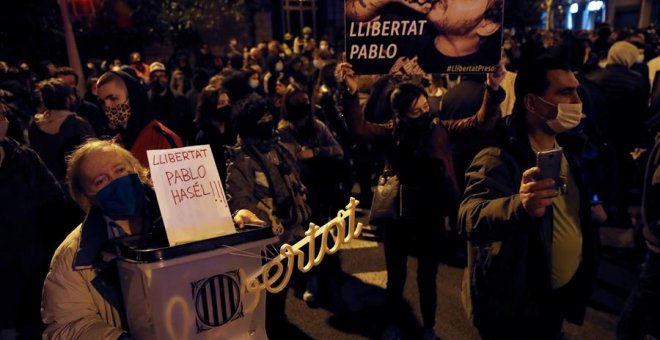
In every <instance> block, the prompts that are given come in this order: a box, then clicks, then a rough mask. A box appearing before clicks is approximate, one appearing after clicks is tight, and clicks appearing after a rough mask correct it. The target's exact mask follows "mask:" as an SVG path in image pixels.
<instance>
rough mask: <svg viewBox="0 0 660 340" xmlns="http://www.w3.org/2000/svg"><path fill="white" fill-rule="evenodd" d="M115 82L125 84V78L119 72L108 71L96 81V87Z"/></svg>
mask: <svg viewBox="0 0 660 340" xmlns="http://www.w3.org/2000/svg"><path fill="white" fill-rule="evenodd" d="M114 82H117V83H119V84H124V79H122V78H121V77H120V76H119V75H118V74H117V73H114V72H106V73H103V74H102V75H101V76H100V77H99V80H98V81H97V82H96V87H97V88H99V87H101V86H103V85H105V84H108V83H114ZM124 85H126V84H124Z"/></svg>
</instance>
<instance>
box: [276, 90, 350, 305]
mask: <svg viewBox="0 0 660 340" xmlns="http://www.w3.org/2000/svg"><path fill="white" fill-rule="evenodd" d="M283 112H284V114H283V119H282V120H280V122H279V124H278V127H277V132H278V135H279V137H280V140H281V141H282V143H283V144H284V145H285V146H286V147H287V148H288V149H289V151H290V152H291V153H292V154H293V155H295V157H296V160H297V163H298V167H299V168H300V180H301V182H302V184H304V185H305V187H306V188H307V200H306V201H307V204H309V207H310V208H311V210H312V216H311V220H312V221H329V220H331V219H332V218H333V217H334V216H335V215H336V213H337V211H338V210H339V209H341V208H342V207H343V205H344V204H346V201H345V197H342V192H341V187H340V185H339V183H340V182H339V172H338V171H337V169H338V168H339V167H340V166H341V160H342V159H343V157H344V150H343V149H342V147H341V145H340V144H339V143H338V142H337V140H336V139H335V138H334V136H333V135H332V132H331V131H330V129H328V127H327V126H326V125H325V124H323V122H321V121H320V120H318V119H316V117H315V116H314V112H313V111H312V104H311V102H310V99H309V96H308V95H307V93H306V92H305V91H303V90H302V89H299V88H292V89H291V90H290V91H289V93H287V95H286V97H285V98H284V110H283ZM317 247H320V243H317ZM319 249H320V248H319ZM317 251H318V249H317ZM340 270H341V268H340V265H339V262H338V260H337V257H336V256H333V257H331V258H327V259H324V261H323V262H322V263H321V264H320V265H319V267H318V268H315V269H313V270H312V271H311V272H310V273H309V274H308V275H307V276H308V278H307V287H306V289H305V292H304V293H303V300H305V301H306V302H309V303H314V302H318V298H319V295H321V293H327V292H329V291H332V288H333V287H337V285H333V283H335V282H333V279H336V278H337V276H338V275H337V273H338V272H339V271H340Z"/></svg>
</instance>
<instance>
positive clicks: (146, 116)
mask: <svg viewBox="0 0 660 340" xmlns="http://www.w3.org/2000/svg"><path fill="white" fill-rule="evenodd" d="M112 73H114V74H116V75H118V76H119V77H121V79H122V80H123V81H124V83H125V84H126V89H127V91H128V102H129V103H130V106H131V115H130V117H129V118H128V124H127V125H126V128H125V129H122V130H121V131H120V132H119V133H118V134H117V135H115V137H114V138H113V140H114V141H115V142H118V143H120V144H122V145H123V146H124V147H125V148H126V149H128V150H130V151H131V153H132V154H133V156H135V158H137V159H138V160H139V161H140V164H142V165H143V166H145V167H148V166H149V161H148V159H147V150H160V149H170V148H179V147H182V146H183V141H181V138H180V137H179V136H178V135H177V134H176V133H174V132H173V131H172V130H170V129H168V128H167V127H166V126H165V125H163V124H162V123H161V122H159V121H157V120H156V119H153V115H152V114H151V111H150V107H149V96H148V94H147V91H146V90H145V89H144V88H143V87H142V85H141V84H140V83H139V82H138V81H137V80H136V79H135V78H133V77H132V76H130V75H129V74H128V73H125V72H122V71H112Z"/></svg>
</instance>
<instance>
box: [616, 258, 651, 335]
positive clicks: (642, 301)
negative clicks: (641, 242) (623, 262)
mask: <svg viewBox="0 0 660 340" xmlns="http://www.w3.org/2000/svg"><path fill="white" fill-rule="evenodd" d="M658 322H660V254H658V253H654V252H652V251H649V253H648V255H647V258H646V262H644V267H643V268H642V272H641V273H640V275H639V280H638V281H637V284H636V285H635V287H634V288H633V289H632V291H631V292H630V296H628V300H627V301H626V305H625V307H624V308H623V311H622V312H621V318H620V319H619V324H618V326H617V330H616V336H617V339H620V340H628V339H631V340H632V339H644V337H645V336H646V334H650V335H652V336H654V337H655V338H660V325H658Z"/></svg>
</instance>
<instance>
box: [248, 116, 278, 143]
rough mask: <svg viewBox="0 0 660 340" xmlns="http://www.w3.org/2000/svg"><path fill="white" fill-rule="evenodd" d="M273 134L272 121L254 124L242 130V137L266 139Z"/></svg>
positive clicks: (273, 126) (273, 125)
mask: <svg viewBox="0 0 660 340" xmlns="http://www.w3.org/2000/svg"><path fill="white" fill-rule="evenodd" d="M273 136H275V123H274V122H273V121H270V122H265V123H259V124H255V125H253V126H252V127H250V128H249V129H246V131H244V132H243V134H242V137H243V138H254V139H259V140H268V139H271V138H273Z"/></svg>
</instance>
